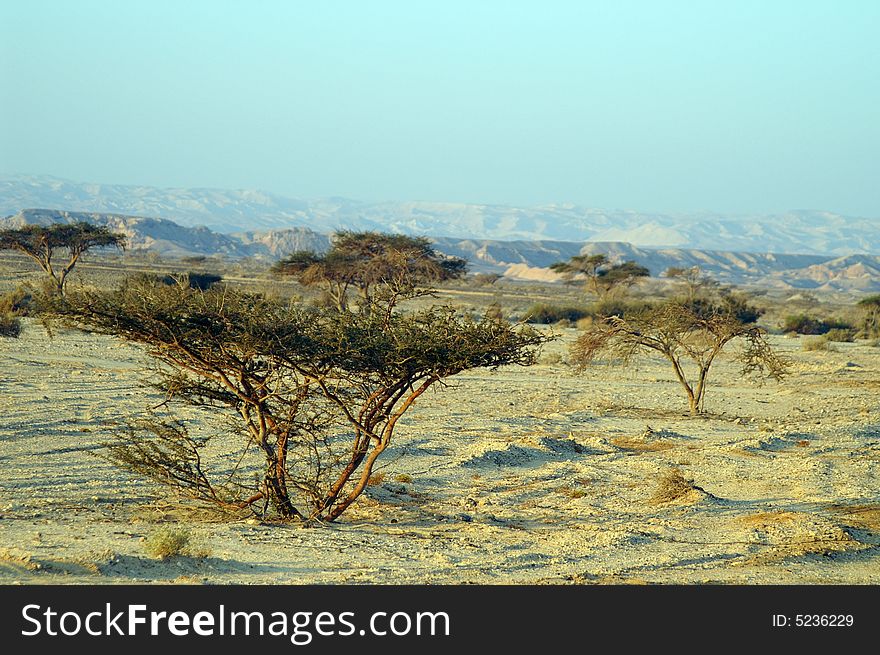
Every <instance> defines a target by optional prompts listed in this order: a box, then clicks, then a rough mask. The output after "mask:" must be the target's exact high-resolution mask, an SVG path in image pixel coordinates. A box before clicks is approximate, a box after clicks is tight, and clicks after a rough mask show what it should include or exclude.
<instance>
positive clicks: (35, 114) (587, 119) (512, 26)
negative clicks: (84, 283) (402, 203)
mask: <svg viewBox="0 0 880 655" xmlns="http://www.w3.org/2000/svg"><path fill="white" fill-rule="evenodd" d="M0 173H3V174H48V175H56V176H59V177H66V178H69V179H73V180H77V181H90V182H103V183H118V184H146V185H156V186H209V187H223V188H259V189H265V190H269V191H275V192H278V193H282V194H285V195H292V196H301V197H310V198H314V197H320V196H331V195H336V196H347V197H352V198H357V199H363V200H434V201H453V202H485V203H501V204H527V205H532V204H542V203H549V202H571V203H577V204H581V205H586V206H592V207H601V208H609V209H611V208H628V209H637V210H643V211H669V212H683V211H694V210H703V209H705V210H714V211H722V212H752V211H777V210H785V209H798V208H810V209H828V210H831V211H837V212H842V213H852V214H857V215H862V216H876V217H880V2H876V1H874V0H862V1H856V0H850V1H844V0H834V1H828V2H810V1H808V0H798V1H791V2H786V1H782V0H776V1H774V0H762V1H758V2H747V1H736V2H733V1H731V2H721V1H713V2H710V1H709V0H706V1H703V2H698V1H691V2H683V1H682V2H673V1H653V2H648V1H644V2H621V1H619V0H615V1H613V2H612V1H611V0H603V1H601V2H588V1H585V0H584V1H572V2H563V1H558V2H553V1H552V0H543V1H540V2H516V1H515V0H508V1H507V2H501V1H498V2H491V1H483V2H480V1H478V0H468V1H465V2H457V1H454V0H443V1H442V2H420V1H418V0H408V1H402V2H390V1H383V0H371V1H361V2H354V1H350V2H346V1H342V0H337V1H318V0H311V1H309V2H296V1H293V0H291V1H286V2H270V1H262V2H260V1H254V0H252V1H249V2H248V1H244V0H242V1H240V2H221V1H220V0H212V1H209V2H195V1H186V2H184V1H183V0H175V1H173V2H167V1H162V0H146V1H134V0H127V1H124V2H122V1H119V0H114V1H105V2H96V1H87V0H77V1H76V2H73V1H60V0H59V1H56V2H47V1H43V0H27V1H24V0H21V1H14V0H0Z"/></svg>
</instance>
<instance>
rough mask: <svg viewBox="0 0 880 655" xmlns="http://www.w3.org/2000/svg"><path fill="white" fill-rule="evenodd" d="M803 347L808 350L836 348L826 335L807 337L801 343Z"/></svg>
mask: <svg viewBox="0 0 880 655" xmlns="http://www.w3.org/2000/svg"><path fill="white" fill-rule="evenodd" d="M801 348H802V349H803V350H805V351H807V352H816V351H827V350H834V349H833V348H832V347H831V344H830V343H828V338H827V337H826V336H825V335H822V336H812V337H807V338H806V339H804V341H803V343H802V344H801Z"/></svg>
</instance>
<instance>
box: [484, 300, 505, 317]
mask: <svg viewBox="0 0 880 655" xmlns="http://www.w3.org/2000/svg"><path fill="white" fill-rule="evenodd" d="M483 315H484V316H485V317H486V318H489V319H492V320H493V321H503V320H504V312H502V311H501V305H500V304H499V303H497V302H493V303H492V304H491V305H489V307H488V308H487V309H486V313H485V314H483Z"/></svg>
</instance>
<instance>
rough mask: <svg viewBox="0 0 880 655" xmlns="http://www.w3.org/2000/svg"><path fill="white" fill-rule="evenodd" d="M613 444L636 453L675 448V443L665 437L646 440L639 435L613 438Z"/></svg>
mask: <svg viewBox="0 0 880 655" xmlns="http://www.w3.org/2000/svg"><path fill="white" fill-rule="evenodd" d="M611 443H612V445H614V446H616V447H617V448H620V449H621V450H629V451H631V452H635V453H657V452H661V451H663V450H670V449H671V448H675V444H674V443H672V442H671V441H667V440H665V439H658V440H657V441H645V440H644V439H641V438H637V437H617V438H616V439H612V440H611Z"/></svg>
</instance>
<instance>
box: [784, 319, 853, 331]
mask: <svg viewBox="0 0 880 655" xmlns="http://www.w3.org/2000/svg"><path fill="white" fill-rule="evenodd" d="M834 329H841V330H850V329H852V326H851V325H850V324H849V323H846V322H844V321H839V320H835V319H828V320H823V319H819V318H816V317H814V316H808V315H806V314H794V315H791V316H786V317H785V321H784V323H783V324H782V330H783V331H784V332H795V333H797V334H810V335H817V334H826V333H827V332H828V331H829V330H834Z"/></svg>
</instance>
